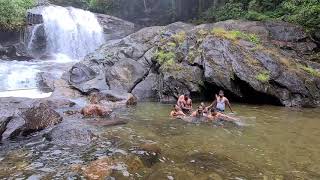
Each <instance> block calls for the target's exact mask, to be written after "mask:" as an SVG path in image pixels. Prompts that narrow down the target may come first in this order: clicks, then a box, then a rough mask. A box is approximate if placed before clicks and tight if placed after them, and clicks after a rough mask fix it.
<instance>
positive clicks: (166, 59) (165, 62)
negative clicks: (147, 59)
mask: <svg viewBox="0 0 320 180" xmlns="http://www.w3.org/2000/svg"><path fill="white" fill-rule="evenodd" d="M175 58H176V55H175V53H174V52H170V51H164V50H157V51H156V52H155V54H154V59H155V60H157V61H158V63H159V64H161V65H162V67H164V68H166V69H168V68H171V67H174V65H175Z"/></svg>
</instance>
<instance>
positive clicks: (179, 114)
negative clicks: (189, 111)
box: [177, 111, 185, 116]
mask: <svg viewBox="0 0 320 180" xmlns="http://www.w3.org/2000/svg"><path fill="white" fill-rule="evenodd" d="M177 115H178V116H185V114H184V113H183V112H182V111H179V112H177Z"/></svg>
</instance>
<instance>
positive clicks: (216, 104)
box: [207, 90, 233, 112]
mask: <svg viewBox="0 0 320 180" xmlns="http://www.w3.org/2000/svg"><path fill="white" fill-rule="evenodd" d="M226 104H227V106H228V107H229V109H230V111H231V112H233V111H232V108H231V105H230V102H229V100H228V99H227V98H226V97H224V92H223V91H222V90H220V91H219V95H216V96H215V100H214V101H213V103H212V104H211V105H210V106H208V107H207V108H208V109H212V108H214V109H216V110H217V111H219V112H224V111H225V108H226Z"/></svg>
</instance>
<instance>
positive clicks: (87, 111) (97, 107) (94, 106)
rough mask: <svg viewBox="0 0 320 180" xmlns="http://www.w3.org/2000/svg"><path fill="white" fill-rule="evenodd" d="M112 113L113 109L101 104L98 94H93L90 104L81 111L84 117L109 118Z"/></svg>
mask: <svg viewBox="0 0 320 180" xmlns="http://www.w3.org/2000/svg"><path fill="white" fill-rule="evenodd" d="M111 112H112V110H111V109H109V108H107V107H106V106H104V105H102V104H99V97H98V95H97V94H92V95H91V96H90V104H89V105H87V106H85V107H84V108H82V109H81V114H82V115H83V116H84V117H107V116H109V115H110V114H111Z"/></svg>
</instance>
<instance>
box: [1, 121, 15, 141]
mask: <svg viewBox="0 0 320 180" xmlns="http://www.w3.org/2000/svg"><path fill="white" fill-rule="evenodd" d="M12 119H13V117H12V116H10V117H4V118H3V117H2V118H0V141H1V140H2V134H3V133H4V132H5V131H6V130H7V125H8V124H9V122H10V121H11V120H12Z"/></svg>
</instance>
